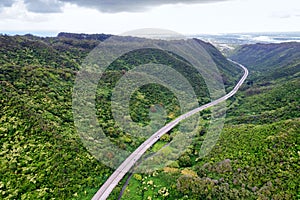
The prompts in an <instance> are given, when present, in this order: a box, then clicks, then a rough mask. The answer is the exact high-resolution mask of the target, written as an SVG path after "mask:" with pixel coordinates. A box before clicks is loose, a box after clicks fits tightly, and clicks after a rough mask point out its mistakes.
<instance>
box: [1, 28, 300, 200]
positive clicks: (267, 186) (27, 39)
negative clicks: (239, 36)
mask: <svg viewBox="0 0 300 200" xmlns="http://www.w3.org/2000/svg"><path fill="white" fill-rule="evenodd" d="M108 37H110V36H109V35H102V34H100V35H91V36H89V35H84V34H68V33H61V34H59V36H58V37H53V38H40V37H35V36H32V35H26V36H14V37H11V36H0V91H1V92H0V105H1V110H0V148H1V149H0V154H1V156H0V199H91V197H92V196H93V194H94V193H95V192H96V191H97V190H98V189H99V187H100V186H101V184H102V183H103V182H104V181H105V180H106V179H107V177H108V176H109V175H110V174H111V173H112V171H113V169H110V168H108V167H106V166H104V165H103V164H101V162H99V161H97V160H96V159H95V158H94V157H93V156H92V155H91V154H90V153H89V152H88V151H87V150H86V148H85V147H84V146H83V144H82V142H81V140H80V138H79V136H78V134H77V133H76V129H75V127H74V122H73V115H72V89H73V86H74V80H75V77H76V73H77V72H78V69H79V67H80V63H81V62H82V61H83V59H84V58H85V57H86V56H87V55H88V53H89V52H90V51H91V50H92V49H93V48H94V47H96V46H97V45H98V44H99V43H100V42H101V41H103V40H105V39H106V38H108ZM197 41H198V42H199V45H202V47H203V48H205V49H206V50H207V52H208V53H209V54H210V55H211V57H212V58H213V60H214V61H215V63H216V64H217V66H218V68H219V70H220V72H221V74H222V77H223V79H224V83H225V87H226V90H227V91H228V90H230V88H231V87H232V86H233V85H234V84H235V82H236V81H237V80H238V79H239V77H240V76H241V74H240V72H241V71H240V70H239V69H238V68H236V67H235V66H233V65H232V64H231V63H229V62H228V61H227V60H226V59H225V58H224V56H222V54H221V53H220V52H219V51H218V50H217V49H216V48H214V47H213V46H212V45H210V44H208V43H204V42H202V41H200V40H197ZM284 48H285V50H282V51H281V54H283V53H285V52H288V53H287V54H288V55H290V54H294V53H295V52H293V51H291V50H289V48H290V46H284ZM284 48H283V49H284ZM293 48H296V47H295V46H293ZM241 49H243V47H242V48H241ZM281 49H282V48H281ZM248 54H249V53H248ZM274 54H275V53H274ZM236 55H239V50H238V51H237V52H236V54H235V56H236ZM249 55H250V54H249ZM260 55H261V56H263V55H264V52H261V53H260ZM243 56H245V55H244V54H241V57H243ZM274 57H276V55H274ZM291 57H292V58H293V62H286V63H284V62H283V61H282V63H281V64H280V65H278V66H277V68H280V69H281V67H282V70H275V69H274V70H269V69H268V70H265V68H264V67H263V66H265V65H266V62H263V61H261V62H262V64H261V66H262V67H261V68H262V69H260V68H259V67H258V68H256V67H255V66H253V65H251V66H249V67H250V69H251V70H252V72H253V74H254V75H252V76H251V77H250V79H249V80H248V84H247V85H245V86H244V87H243V88H242V91H241V92H239V94H238V95H237V96H235V97H234V98H232V99H231V100H230V101H228V103H229V112H228V118H227V123H226V126H225V128H224V130H223V133H222V136H221V138H220V140H219V142H218V143H217V145H216V146H215V148H214V149H213V151H212V152H211V153H210V154H209V155H208V156H207V157H205V158H202V159H199V150H200V147H201V144H202V141H203V140H204V138H205V133H206V127H207V124H206V123H207V122H208V121H207V120H204V121H203V122H202V123H203V124H201V125H202V126H201V129H200V130H198V133H197V135H196V137H195V139H194V142H193V144H192V145H191V146H190V147H189V148H188V149H187V151H186V152H185V153H184V154H183V155H182V156H181V157H180V158H179V159H178V160H176V161H175V162H173V163H171V164H170V165H169V166H167V167H165V168H164V169H163V170H161V171H156V172H153V173H152V174H150V175H147V174H134V175H133V177H132V179H131V180H130V182H129V186H128V187H127V189H126V191H125V193H124V196H123V199H199V198H201V199H240V198H244V199H271V198H272V199H297V198H300V191H299V183H300V180H299V177H298V176H297V175H298V174H299V170H300V168H299V156H300V155H299V152H300V149H299V124H300V121H299V112H298V111H299V68H298V67H293V66H297V65H294V63H297V61H299V60H300V57H299V56H291ZM291 57H288V58H289V60H291V59H290V58H291ZM235 58H236V60H238V57H235ZM272 58H273V57H272ZM283 58H285V57H284V56H283ZM266 59H267V57H266ZM153 61H155V62H154V63H159V64H165V65H168V66H172V67H173V68H174V69H176V70H177V71H179V72H180V73H181V74H182V75H183V76H185V77H186V79H187V80H189V82H190V83H191V85H192V87H193V89H194V90H195V93H196V95H197V98H198V101H199V103H200V104H203V103H206V102H208V101H209V98H208V91H207V88H206V87H205V86H204V85H205V84H204V81H203V78H202V77H201V76H200V75H199V74H198V73H196V72H195V70H194V69H193V68H192V67H191V66H190V65H189V63H187V62H186V61H185V60H184V59H182V58H179V59H174V58H173V57H171V56H170V55H169V54H166V53H164V52H162V51H159V50H154V49H147V50H141V51H135V52H130V53H129V54H126V55H124V56H122V57H121V58H119V59H118V60H116V61H115V62H114V63H112V65H111V66H110V67H109V68H108V69H107V71H106V72H105V75H104V76H103V78H102V79H101V80H100V82H99V87H98V89H97V96H96V102H97V104H96V108H97V112H98V113H97V114H98V121H99V123H100V126H101V127H102V128H103V130H104V132H105V134H106V135H107V136H108V137H109V138H110V139H111V141H112V142H114V143H115V144H116V145H118V146H119V147H120V148H122V149H127V150H130V151H131V150H133V149H134V148H135V147H137V146H138V145H139V144H140V143H141V142H143V140H144V139H145V138H142V137H140V138H135V137H132V135H131V134H130V133H127V132H126V131H124V130H123V129H121V128H120V127H118V126H117V125H116V123H115V122H114V120H113V117H112V113H111V103H110V98H111V95H112V89H113V88H114V86H115V84H116V83H117V81H118V80H119V79H120V78H121V77H122V76H123V75H124V73H126V72H127V71H128V70H130V69H132V68H133V67H134V66H137V65H140V64H147V63H149V62H153ZM238 61H239V60H238ZM274 62H275V63H276V61H274ZM283 63H284V64H283ZM298 63H299V62H298ZM249 65H250V64H249ZM277 68H276V69H277ZM286 69H293V70H296V72H294V71H293V73H290V71H288V70H286ZM255 70H256V71H255ZM286 71H288V73H286ZM275 72H276V73H278V76H277V75H276V76H274V73H275ZM264 76H266V77H269V79H264V78H263V77H264ZM271 78H272V79H271ZM157 105H159V107H157ZM130 107H131V113H130V115H131V116H130V117H131V118H132V119H133V120H134V121H135V122H138V123H139V124H140V125H141V126H145V125H147V124H149V122H150V116H149V111H150V112H151V113H152V114H159V109H160V107H164V108H165V110H166V114H167V121H170V120H172V119H174V118H175V117H176V116H178V115H180V114H181V113H180V107H179V103H178V99H177V98H176V97H175V96H174V94H172V92H170V91H169V90H168V89H167V88H164V87H162V86H159V85H156V84H149V85H145V86H143V87H141V88H140V89H139V90H137V91H135V92H134V93H133V95H132V98H131V100H130ZM202 115H203V116H204V119H208V118H209V116H210V112H209V111H205V112H203V113H202ZM176 131H177V130H176V129H175V130H173V131H172V132H170V133H169V134H168V135H166V136H164V137H163V138H162V139H161V140H160V141H159V142H158V143H157V144H155V145H154V146H153V148H152V149H151V150H150V151H149V154H151V153H153V152H156V151H158V150H159V149H160V148H161V147H163V146H164V145H165V144H168V142H169V141H170V140H171V139H172V134H173V133H174V132H175V133H176ZM111 156H112V155H111ZM124 183H125V180H123V181H122V183H120V185H119V186H118V187H117V188H116V189H115V190H114V191H113V193H112V195H111V197H110V198H111V199H116V198H117V196H118V195H119V192H120V190H121V187H122V184H124Z"/></svg>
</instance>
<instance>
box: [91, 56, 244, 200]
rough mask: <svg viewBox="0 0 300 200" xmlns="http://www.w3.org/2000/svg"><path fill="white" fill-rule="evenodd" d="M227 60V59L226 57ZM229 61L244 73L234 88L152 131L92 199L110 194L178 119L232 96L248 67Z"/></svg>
mask: <svg viewBox="0 0 300 200" xmlns="http://www.w3.org/2000/svg"><path fill="white" fill-rule="evenodd" d="M228 60H229V59H228ZM229 61H230V62H233V63H234V64H237V65H238V66H240V67H241V68H242V69H243V70H244V75H243V77H242V78H241V79H240V81H239V82H238V83H237V85H236V86H235V87H234V89H233V90H232V91H231V92H229V93H228V94H226V95H225V96H223V97H221V98H219V99H217V100H215V101H212V102H210V103H208V104H205V105H203V106H201V107H198V108H196V109H194V110H191V111H189V112H187V113H185V114H183V115H181V116H179V117H178V118H176V119H175V120H173V121H171V122H170V123H168V124H167V125H165V126H164V127H162V128H161V129H160V130H158V131H157V132H156V133H154V134H153V135H152V136H151V137H150V138H149V139H147V140H146V141H145V142H144V143H143V144H141V146H139V147H138V148H137V149H136V150H135V151H134V152H133V153H132V154H131V155H130V156H129V157H128V158H127V159H126V160H125V161H124V162H123V163H122V164H121V165H120V166H119V167H118V168H117V169H116V171H114V173H113V174H112V175H111V176H110V177H109V178H108V179H107V180H106V182H105V183H104V184H103V185H102V187H101V188H100V189H99V190H98V192H97V193H96V194H95V195H94V197H93V198H92V200H105V199H107V197H108V196H109V195H110V193H111V192H112V190H113V189H114V188H115V187H116V186H117V184H118V183H119V181H121V180H122V178H123V177H124V176H125V174H127V172H128V171H129V170H130V169H131V168H132V167H133V165H134V164H135V163H136V162H137V161H138V160H139V159H140V158H141V157H142V155H143V154H144V153H145V152H146V151H147V150H148V149H149V148H150V147H151V146H152V145H153V144H155V143H156V142H157V141H158V140H159V138H160V137H161V136H163V135H164V134H166V133H167V132H168V131H170V130H171V129H172V128H174V127H175V126H176V125H177V124H178V123H179V122H180V121H182V120H184V119H186V118H188V117H190V116H192V115H194V114H195V113H197V112H200V111H202V110H204V109H207V108H209V107H212V106H215V105H217V104H219V103H221V102H223V101H226V100H227V99H228V98H230V97H232V96H233V95H234V94H235V93H236V92H237V91H238V89H239V88H240V87H241V85H242V84H243V83H244V81H245V80H246V78H247V76H248V73H249V72H248V69H247V68H246V67H244V66H243V65H241V64H239V63H237V62H234V61H232V60H229Z"/></svg>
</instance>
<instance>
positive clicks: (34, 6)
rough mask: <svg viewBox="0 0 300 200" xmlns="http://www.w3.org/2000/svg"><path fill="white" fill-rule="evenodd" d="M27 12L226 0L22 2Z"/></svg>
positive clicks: (111, 9)
mask: <svg viewBox="0 0 300 200" xmlns="http://www.w3.org/2000/svg"><path fill="white" fill-rule="evenodd" d="M24 1H25V4H26V6H27V8H28V10H29V11H32V12H38V13H52V12H59V11H61V7H62V6H63V4H64V3H71V4H76V5H78V6H80V7H88V8H95V9H97V10H99V11H101V12H106V13H117V12H123V11H124V12H138V11H143V10H147V9H149V8H151V7H154V6H159V5H165V4H178V3H183V4H195V3H213V2H220V1H227V0H24Z"/></svg>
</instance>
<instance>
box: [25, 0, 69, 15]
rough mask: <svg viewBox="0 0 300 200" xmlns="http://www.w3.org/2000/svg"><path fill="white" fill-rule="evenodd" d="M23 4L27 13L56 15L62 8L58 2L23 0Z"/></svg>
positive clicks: (54, 0)
mask: <svg viewBox="0 0 300 200" xmlns="http://www.w3.org/2000/svg"><path fill="white" fill-rule="evenodd" d="M24 3H25V5H26V7H27V9H28V11H30V12H35V13H57V12H61V11H62V10H61V7H62V6H63V3H62V2H60V1H59V0H24Z"/></svg>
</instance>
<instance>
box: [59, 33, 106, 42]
mask: <svg viewBox="0 0 300 200" xmlns="http://www.w3.org/2000/svg"><path fill="white" fill-rule="evenodd" d="M111 36H112V35H109V34H103V33H102V34H84V33H65V32H61V33H59V34H58V35H57V37H58V38H60V37H64V38H70V39H78V40H99V41H104V40H106V39H107V38H109V37H111Z"/></svg>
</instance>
